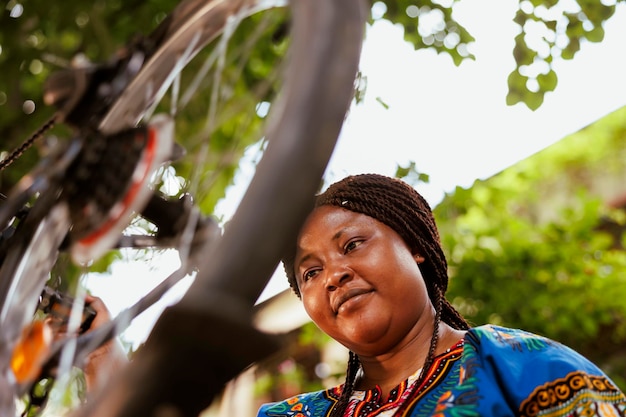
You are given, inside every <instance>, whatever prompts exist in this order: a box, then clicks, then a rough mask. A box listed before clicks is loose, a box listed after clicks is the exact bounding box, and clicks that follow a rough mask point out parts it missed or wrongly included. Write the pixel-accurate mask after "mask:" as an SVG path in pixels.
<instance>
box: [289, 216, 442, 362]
mask: <svg viewBox="0 0 626 417" xmlns="http://www.w3.org/2000/svg"><path fill="white" fill-rule="evenodd" d="M418 260H423V258H421V257H420V256H419V254H412V253H411V251H410V250H409V247H408V246H407V244H406V243H405V242H404V240H402V238H401V237H400V235H398V234H397V233H396V232H395V231H394V230H393V229H391V228H390V227H388V226H387V225H385V224H383V223H381V222H379V221H377V220H375V219H374V218H372V217H369V216H366V215H364V214H359V213H355V212H352V211H349V210H345V209H342V208H339V207H334V206H321V207H318V208H316V209H315V210H314V211H313V212H312V213H311V215H310V216H309V217H308V218H307V220H306V222H305V224H304V227H303V228H302V230H301V231H300V235H299V237H298V248H297V253H296V259H295V264H294V269H295V273H296V279H297V283H298V286H299V289H300V293H301V295H302V301H303V303H304V308H305V309H306V311H307V313H308V314H309V316H310V317H311V319H312V320H313V321H314V322H315V323H316V324H317V325H318V326H319V327H320V328H321V329H322V330H323V331H324V332H326V333H327V334H328V335H329V336H331V337H332V338H333V339H335V340H337V341H338V342H340V343H341V344H343V345H344V346H346V347H347V348H348V349H350V350H352V351H353V352H355V353H356V354H358V355H379V354H383V353H386V352H388V351H390V350H391V349H393V347H394V346H397V345H399V344H401V343H402V341H404V340H407V338H411V337H412V335H416V334H417V333H419V331H420V329H421V328H422V326H424V325H426V323H429V324H431V323H432V317H433V315H434V310H433V307H432V304H431V302H430V300H429V298H428V294H427V291H426V287H425V284H424V280H423V278H422V275H421V273H420V270H419V268H418V266H417V264H418Z"/></svg>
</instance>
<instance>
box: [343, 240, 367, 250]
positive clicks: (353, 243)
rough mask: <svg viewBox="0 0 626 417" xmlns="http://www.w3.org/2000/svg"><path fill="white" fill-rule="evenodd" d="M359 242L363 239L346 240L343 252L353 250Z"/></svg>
mask: <svg viewBox="0 0 626 417" xmlns="http://www.w3.org/2000/svg"><path fill="white" fill-rule="evenodd" d="M361 243H363V241H362V240H351V241H350V242H348V243H347V244H346V247H345V249H344V250H345V253H348V252H351V251H353V250H354V249H356V248H357V246H359V245H360V244H361Z"/></svg>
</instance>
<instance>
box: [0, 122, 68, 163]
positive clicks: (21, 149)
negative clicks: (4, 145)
mask: <svg viewBox="0 0 626 417" xmlns="http://www.w3.org/2000/svg"><path fill="white" fill-rule="evenodd" d="M58 118H59V115H58V114H54V115H53V116H52V117H51V118H50V119H49V120H48V121H47V122H45V123H44V124H43V125H42V126H41V127H40V128H39V129H37V131H36V132H35V133H33V134H32V135H31V137H29V138H28V139H26V140H25V141H24V143H22V145H20V147H18V148H17V149H15V150H13V152H11V154H10V155H9V156H7V157H6V158H4V159H3V160H2V161H0V171H3V170H4V169H5V168H6V167H8V166H9V165H11V164H12V163H13V162H15V161H16V160H17V159H18V158H19V157H20V156H22V155H23V154H24V152H26V151H27V150H28V148H30V147H31V146H33V143H35V141H36V140H37V139H39V138H41V137H42V136H43V135H44V134H45V133H46V132H47V131H48V130H50V129H52V128H53V127H54V125H55V124H56V123H57V120H58Z"/></svg>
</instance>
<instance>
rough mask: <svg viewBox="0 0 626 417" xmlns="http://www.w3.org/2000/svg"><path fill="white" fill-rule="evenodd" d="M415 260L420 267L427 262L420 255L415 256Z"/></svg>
mask: <svg viewBox="0 0 626 417" xmlns="http://www.w3.org/2000/svg"><path fill="white" fill-rule="evenodd" d="M413 259H415V262H417V264H418V265H419V264H421V263H422V262H424V261H425V260H426V259H425V258H424V257H423V256H422V255H420V254H418V253H416V254H415V255H413Z"/></svg>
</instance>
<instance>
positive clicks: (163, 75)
mask: <svg viewBox="0 0 626 417" xmlns="http://www.w3.org/2000/svg"><path fill="white" fill-rule="evenodd" d="M274 6H275V5H273V4H270V3H269V2H267V1H260V0H259V1H252V0H250V1H243V0H239V1H233V0H230V1H225V0H224V1H218V0H214V1H209V2H207V1H206V0H203V1H200V0H189V1H185V2H183V3H181V5H179V6H178V7H177V8H176V9H175V10H174V12H173V13H172V15H171V16H170V17H169V18H167V19H166V21H164V23H163V25H161V27H159V29H157V31H156V32H155V34H153V35H152V36H151V37H150V41H151V42H152V43H153V44H154V45H153V48H151V50H150V51H149V53H147V54H146V59H145V62H144V63H142V66H141V69H140V70H139V72H138V73H137V74H136V76H134V78H133V80H132V81H131V82H130V84H129V85H128V86H126V87H125V88H124V89H123V90H122V91H121V92H120V95H119V97H117V98H116V100H115V101H114V103H113V105H112V106H111V107H110V110H109V111H108V112H106V113H105V114H104V116H103V117H102V118H101V119H100V120H99V122H98V130H99V131H100V132H102V133H104V134H110V133H116V132H118V131H120V130H123V129H125V128H129V127H133V126H135V125H136V124H137V123H138V122H140V121H141V120H144V119H145V118H146V117H149V116H150V115H151V113H152V111H153V109H159V108H160V107H159V106H161V104H160V103H161V99H164V100H165V102H166V103H167V104H169V105H170V108H172V109H173V110H171V113H172V114H175V115H176V116H177V123H179V124H180V119H181V117H180V115H179V112H180V106H179V105H178V104H176V105H173V103H177V102H178V100H177V98H178V97H177V96H178V93H177V91H178V89H179V86H181V85H187V84H189V85H192V86H194V85H195V84H197V83H196V81H195V79H192V80H191V81H189V82H187V81H185V80H182V81H181V78H178V74H179V73H180V71H181V70H183V69H189V68H191V69H192V71H194V72H197V73H200V74H202V73H203V68H204V65H203V63H206V62H215V63H216V67H217V72H216V75H214V76H213V78H210V80H211V81H212V88H213V90H212V93H211V94H210V99H209V101H210V103H211V104H212V105H218V104H219V105H221V106H220V108H218V109H216V108H215V107H211V108H210V110H209V111H208V112H207V113H205V115H204V117H202V119H203V122H202V124H201V125H200V124H196V127H198V126H200V127H201V129H197V130H199V131H200V132H201V133H200V134H199V135H198V139H197V143H198V145H197V148H196V147H194V145H195V144H194V143H193V142H194V141H186V142H187V145H192V146H191V148H192V149H190V152H189V155H193V156H194V157H198V155H200V159H199V160H198V159H194V160H193V161H194V162H193V163H187V165H185V164H184V163H181V162H178V165H176V166H175V169H176V173H177V174H179V175H181V176H183V177H185V178H191V179H196V180H200V181H199V182H201V183H205V184H206V183H208V182H211V181H210V178H209V180H207V174H206V173H204V172H200V173H195V174H194V173H192V172H191V170H190V166H196V167H198V166H202V167H204V166H206V161H207V158H210V156H208V157H207V156H206V155H204V153H203V151H204V150H206V149H208V148H211V147H212V146H219V145H220V142H224V141H225V140H224V138H225V137H231V138H232V137H236V136H237V135H238V134H242V135H245V136H249V137H256V139H257V140H262V141H263V143H264V144H265V145H264V146H266V149H264V152H263V157H262V159H261V162H260V163H259V164H258V167H257V169H256V174H255V176H254V178H253V180H252V182H251V184H250V186H249V188H248V191H247V192H246V195H245V197H244V199H243V201H242V203H241V205H240V207H239V208H238V209H237V211H236V214H235V215H234V216H233V219H232V220H231V221H230V222H229V225H228V227H227V228H226V230H225V233H224V235H223V237H222V238H221V239H219V241H217V242H216V243H215V244H213V245H211V246H209V247H208V248H206V249H205V252H204V253H203V254H202V256H201V257H200V258H199V259H200V261H199V262H196V263H197V269H198V271H199V272H198V274H197V276H196V278H195V280H194V282H193V284H192V287H191V289H190V291H188V292H187V293H186V294H185V295H184V296H183V298H182V299H181V300H180V302H178V303H177V304H175V305H174V306H172V307H170V308H168V309H167V310H166V312H165V313H164V314H163V316H162V317H161V318H160V319H159V321H158V322H157V325H156V327H155V329H154V331H153V332H152V334H151V335H150V337H149V338H148V341H147V342H146V345H145V347H144V348H143V349H142V350H141V351H140V352H139V353H138V354H137V357H136V359H135V360H134V361H133V362H132V363H131V365H130V366H129V367H128V369H127V370H126V371H125V372H123V373H122V374H120V375H118V376H117V377H116V378H114V379H111V381H110V383H108V384H107V385H106V386H105V387H104V389H103V390H102V391H101V392H99V393H98V395H97V396H96V395H94V397H93V398H92V401H90V402H89V403H88V404H87V405H86V406H85V407H83V408H81V410H78V411H77V414H76V415H79V416H87V415H102V416H107V417H109V416H137V415H140V416H141V415H155V414H156V413H158V412H166V411H167V410H170V411H171V410H177V411H176V412H180V413H182V414H181V415H197V414H198V413H199V412H200V411H201V410H202V409H203V408H205V407H206V406H207V405H209V403H210V402H211V400H212V399H213V398H214V396H215V395H216V394H217V393H218V392H219V391H220V390H221V387H222V386H223V384H224V383H225V382H227V381H228V380H229V379H230V378H232V377H233V376H235V375H236V374H237V373H238V372H240V371H242V370H243V369H244V368H245V367H246V366H248V365H249V364H250V363H252V362H254V361H255V360H258V359H261V358H263V357H264V356H266V355H267V354H269V353H270V352H272V351H273V349H275V348H276V344H275V341H274V340H273V339H272V338H270V337H268V336H266V335H263V334H261V333H259V332H257V331H256V330H255V329H254V328H253V326H252V320H251V314H252V307H253V305H254V302H255V301H256V299H257V298H258V296H259V294H260V293H261V291H262V289H263V288H264V286H265V285H266V283H267V281H268V280H269V278H270V277H271V275H272V273H273V271H274V269H275V268H276V266H277V265H278V262H279V259H280V254H281V252H282V248H283V247H285V244H286V243H287V242H289V241H290V240H291V239H292V238H293V237H294V236H295V233H296V231H297V229H298V227H299V224H300V223H301V222H302V221H303V220H304V217H305V215H306V213H307V211H308V209H309V204H310V203H311V202H312V196H313V194H314V193H315V191H316V190H317V187H318V186H319V183H320V181H321V178H322V175H323V172H324V169H325V167H326V164H327V162H328V159H329V158H330V155H331V153H332V150H333V148H334V144H335V141H336V140H337V137H338V135H339V132H340V129H341V126H342V124H343V120H344V117H345V114H346V112H347V109H348V107H349V104H350V102H351V99H352V94H353V88H354V85H353V82H354V77H355V75H356V72H357V69H358V58H359V52H360V45H361V42H362V37H363V27H364V21H365V15H366V13H365V10H366V3H365V2H364V1H361V0H342V1H340V2H338V1H336V0H315V1H313V0H294V1H293V2H292V4H290V7H289V8H288V10H289V12H288V14H287V15H286V16H288V18H286V17H285V15H279V17H278V19H277V20H272V19H273V18H272V17H270V18H269V20H265V19H264V18H258V19H257V18H256V16H259V15H260V14H259V13H257V12H261V11H262V10H264V9H268V8H273V7H274ZM281 6H283V5H281ZM249 16H251V18H250V21H251V23H250V24H261V25H263V24H265V25H269V26H270V27H273V28H274V29H273V32H271V36H270V37H276V36H278V37H279V40H280V42H278V43H279V44H280V45H278V46H277V48H276V49H279V50H273V51H272V53H273V54H276V56H281V55H283V54H286V55H287V57H288V60H287V65H286V66H284V67H282V66H281V67H279V70H278V71H277V72H276V73H273V74H271V75H268V74H266V73H264V72H263V71H262V70H261V71H260V72H259V71H257V73H255V72H254V63H253V64H252V65H251V66H243V67H240V66H239V64H234V63H232V62H231V63H229V62H228V60H229V59H232V57H233V54H230V50H231V49H230V47H229V46H228V43H227V42H226V41H228V40H231V41H232V40H237V41H238V42H243V43H246V42H247V39H246V40H245V42H244V39H241V37H242V35H239V34H238V33H237V31H236V30H235V29H236V26H237V24H239V25H246V24H247V23H245V22H243V19H244V18H245V17H249ZM286 19H288V22H289V25H288V26H290V27H291V32H290V37H289V41H288V42H287V41H285V40H284V39H283V36H284V35H283V29H284V27H285V24H286V23H285V22H286V21H287V20H286ZM268 22H269V23H268ZM266 30H267V29H263V31H261V32H262V33H265V35H264V36H265V37H261V39H265V40H267V39H268V38H267V35H266V32H264V31H266ZM250 33H253V32H250V31H246V32H245V34H250ZM218 34H222V36H221V37H219V38H218V37H217V35H218ZM285 39H286V38H285ZM212 41H214V42H213V44H214V45H215V46H214V47H211V46H210V45H209V47H208V48H209V49H208V52H204V50H205V47H206V44H208V43H210V42H212ZM287 45H288V46H289V49H288V52H284V51H282V50H280V49H281V48H282V49H284V48H286V46H287ZM257 49H259V48H257ZM257 49H255V48H244V52H240V51H237V52H235V53H234V56H243V55H245V56H248V57H250V58H254V53H255V51H256V50H257ZM261 49H262V48H261ZM270 49H271V48H270ZM263 51H264V53H267V51H268V48H267V45H266V46H265V49H263ZM237 54H238V55H237ZM196 55H206V56H208V59H207V60H206V61H202V62H200V63H197V62H196V61H194V60H192V58H194V57H195V56H196ZM226 78H232V79H234V80H235V81H238V80H244V82H243V84H242V83H238V82H235V83H234V84H232V85H231V86H230V87H224V86H223V82H224V80H225V79H226ZM251 78H254V79H257V80H258V81H261V82H260V84H258V85H256V84H255V87H251V85H250V84H251V83H250V82H249V81H250V79H251ZM206 79H207V77H206V76H204V75H203V76H202V77H200V78H198V80H200V81H199V83H202V82H204V80H206ZM169 86H173V87H174V88H173V90H170V91H173V92H168V91H166V87H169ZM228 88H231V90H230V91H228ZM241 89H245V91H246V92H247V93H251V94H244V96H245V97H246V98H247V102H248V103H249V104H250V105H251V106H252V107H251V108H250V110H249V112H248V115H249V116H250V119H251V120H252V122H251V123H248V124H246V125H245V127H243V128H242V127H240V125H239V124H238V123H240V122H241V117H239V118H237V117H235V118H232V119H229V117H228V115H230V114H237V115H241V114H245V112H243V113H242V111H241V108H237V109H236V110H237V111H236V112H234V111H233V107H231V106H234V105H231V104H230V102H229V101H228V100H224V97H225V96H229V97H238V98H240V97H239V95H240V90H241ZM190 91H193V90H190ZM231 93H232V94H231ZM194 94H195V93H190V94H189V95H187V94H183V95H182V99H183V101H187V100H188V99H189V97H191V98H192V99H193V98H194ZM195 97H196V98H197V97H200V98H206V97H207V96H202V95H196V96H195ZM224 103H226V105H224ZM268 103H272V104H271V106H270V111H269V116H268V117H267V118H266V117H265V115H262V114H261V112H260V110H259V108H260V107H264V106H266V105H268ZM237 105H240V104H237ZM187 107H188V108H189V105H188V106H187ZM161 109H162V108H161ZM231 112H232V113H231ZM191 113H192V114H191V115H190V116H189V119H184V118H183V119H182V120H183V123H189V124H190V123H192V122H190V120H194V119H197V118H198V116H197V115H195V114H193V111H192V112H191ZM264 119H267V120H264ZM224 120H225V123H224V124H221V123H219V122H220V121H224ZM261 121H264V122H265V121H267V128H266V129H264V130H261V129H260V128H259V126H258V125H259V124H260V122H261ZM216 126H219V127H216ZM209 139H210V141H209ZM190 142H191V143H190ZM207 143H208V144H207ZM227 146H232V145H230V144H229V145H227ZM233 149H234V147H233ZM238 152H241V151H238ZM203 155H204V156H203ZM202 158H204V159H202ZM216 164H217V165H219V164H220V161H217V162H216ZM185 187H187V184H186V183H185V184H184V186H180V187H179V190H178V192H180V190H181V189H184V188H185ZM193 187H197V186H196V185H195V184H193V185H192V188H191V190H192V192H193V194H194V195H196V196H198V200H197V201H199V202H200V204H201V205H202V204H203V202H204V201H205V199H208V200H210V198H207V197H206V195H203V193H204V191H203V189H202V188H200V187H197V188H193ZM270 237H271V238H270ZM258 242H263V244H262V245H261V247H259V244H258ZM178 249H179V251H180V252H181V253H184V254H187V253H189V252H190V250H189V248H188V247H187V248H185V247H178ZM241 254H243V255H241ZM242 256H244V257H245V262H242ZM182 262H183V263H184V262H185V260H183V261H182ZM212 334H219V335H220V337H219V338H214V337H211V335H212ZM242 338H246V339H247V340H251V341H252V340H254V342H252V343H254V346H255V349H253V350H254V351H251V349H250V348H249V347H247V346H241V343H240V340H241V339H242Z"/></svg>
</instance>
